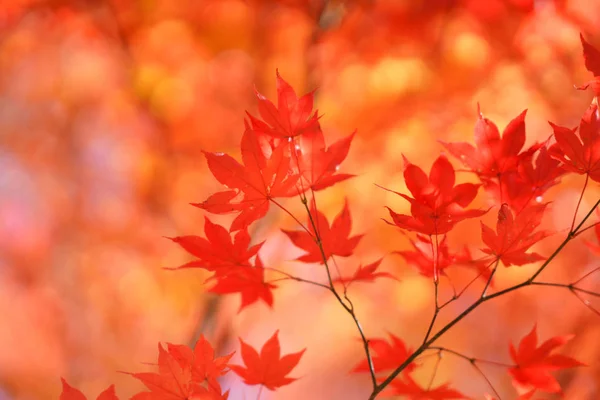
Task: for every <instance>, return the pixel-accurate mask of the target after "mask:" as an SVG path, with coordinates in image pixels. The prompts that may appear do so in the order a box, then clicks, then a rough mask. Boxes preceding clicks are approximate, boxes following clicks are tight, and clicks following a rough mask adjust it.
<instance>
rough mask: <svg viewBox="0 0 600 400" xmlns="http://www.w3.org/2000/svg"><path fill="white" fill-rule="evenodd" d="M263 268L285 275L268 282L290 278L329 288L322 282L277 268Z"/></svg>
mask: <svg viewBox="0 0 600 400" xmlns="http://www.w3.org/2000/svg"><path fill="white" fill-rule="evenodd" d="M263 269H264V270H266V271H273V272H277V273H280V274H282V275H285V277H284V278H278V279H274V280H272V281H269V283H271V282H278V281H283V280H288V279H291V280H294V281H298V282H304V283H308V284H310V285H314V286H318V287H321V288H323V289H327V290H329V286H327V285H324V284H322V283H319V282H315V281H311V280H309V279H304V278H300V277H298V276H295V275H292V274H288V273H287V272H285V271H282V270H280V269H277V268H270V267H263Z"/></svg>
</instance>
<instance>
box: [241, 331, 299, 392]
mask: <svg viewBox="0 0 600 400" xmlns="http://www.w3.org/2000/svg"><path fill="white" fill-rule="evenodd" d="M278 333H279V331H275V333H274V334H273V336H271V338H270V339H269V340H267V342H266V343H265V344H264V345H263V347H262V349H261V351H260V354H258V352H257V351H256V350H255V349H254V348H253V347H252V346H250V345H248V344H246V343H245V342H244V341H243V340H242V339H241V338H240V344H241V347H242V359H243V360H244V364H245V367H244V366H241V365H230V366H229V367H230V368H231V370H232V371H233V372H235V373H236V374H238V375H239V376H240V377H241V378H242V379H244V382H245V383H246V384H247V385H263V386H264V387H266V388H267V389H269V390H275V389H277V388H279V387H281V386H285V385H288V384H290V383H292V382H294V381H295V380H296V378H289V377H286V375H287V374H289V373H290V372H291V371H292V369H294V367H296V365H297V364H298V362H300V358H301V357H302V354H304V352H305V351H306V349H304V350H302V351H299V352H297V353H291V354H287V355H285V356H283V357H281V349H280V346H279V338H278V337H277V334H278Z"/></svg>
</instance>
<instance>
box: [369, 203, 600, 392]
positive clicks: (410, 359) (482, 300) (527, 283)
mask: <svg viewBox="0 0 600 400" xmlns="http://www.w3.org/2000/svg"><path fill="white" fill-rule="evenodd" d="M598 205H600V199H599V200H598V201H596V203H595V204H594V206H593V207H592V208H591V209H590V211H589V212H588V213H587V214H586V216H585V217H584V218H583V220H582V221H581V222H580V223H579V224H578V225H577V227H576V228H575V229H574V230H571V232H569V234H568V235H567V237H566V238H565V239H564V240H563V241H562V243H561V244H560V245H559V246H558V247H557V248H556V250H555V251H554V252H553V253H552V254H551V255H550V256H549V257H548V258H547V259H546V261H545V262H544V263H543V264H542V265H541V266H540V267H539V268H538V269H537V271H536V272H535V273H534V274H533V275H532V276H531V277H530V278H529V279H527V280H526V281H524V282H521V283H519V284H516V285H514V286H511V287H509V288H506V289H503V290H500V291H498V292H495V293H493V294H490V295H489V296H486V297H480V298H479V299H477V300H476V301H475V302H474V303H473V304H471V305H470V306H469V307H467V308H466V309H465V310H464V311H463V312H462V313H460V314H459V315H458V316H456V317H455V318H454V319H453V320H451V321H450V322H448V323H447V324H446V325H445V326H444V327H443V328H441V329H440V330H439V331H438V332H437V333H436V334H434V335H433V336H432V337H431V338H430V339H429V340H427V341H426V342H425V343H423V344H421V346H419V347H418V348H417V349H416V350H415V351H414V352H413V353H412V354H411V355H410V356H409V357H408V358H406V360H404V362H403V363H402V364H401V365H400V366H398V367H397V368H396V369H395V370H394V371H393V372H392V373H391V374H390V375H389V376H388V377H387V378H385V379H384V380H383V381H382V382H381V383H380V384H379V385H377V386H376V387H375V390H373V392H372V393H371V396H369V400H373V399H375V398H376V397H377V395H378V394H379V393H381V391H382V390H383V389H384V388H386V387H387V386H388V385H389V384H390V383H391V382H392V381H393V380H394V379H395V378H396V377H397V376H398V375H399V374H400V373H401V372H402V371H403V370H404V369H405V368H406V367H407V366H408V365H410V363H412V362H413V361H414V360H415V359H416V358H417V357H418V356H419V355H420V354H421V353H423V352H424V351H425V350H427V349H428V348H430V347H431V345H432V344H433V343H435V342H436V341H437V340H438V339H439V338H440V337H442V336H443V335H444V334H445V333H446V332H447V331H448V330H450V329H451V328H452V327H453V326H454V325H456V324H458V323H459V322H460V321H462V320H463V319H464V318H465V317H466V316H468V315H469V314H471V313H472V312H473V311H474V310H475V309H477V308H478V307H479V306H480V305H481V304H483V303H486V302H488V301H490V300H492V299H495V298H497V297H500V296H503V295H505V294H508V293H510V292H514V291H516V290H519V289H521V288H524V287H527V286H533V285H534V280H535V278H536V277H537V276H538V275H539V274H541V273H542V271H543V270H544V269H545V268H546V267H547V266H548V265H549V264H550V263H551V262H552V261H553V260H554V259H555V258H556V256H557V255H558V254H559V253H560V252H561V251H562V249H563V248H564V247H565V246H566V245H567V244H568V243H569V242H570V241H571V240H572V239H573V238H574V237H575V235H576V234H577V232H578V231H579V229H580V228H581V227H582V226H583V224H584V223H585V221H587V220H588V218H589V217H590V216H591V215H592V213H593V212H594V210H595V209H596V208H597V207H598ZM536 285H537V284H536Z"/></svg>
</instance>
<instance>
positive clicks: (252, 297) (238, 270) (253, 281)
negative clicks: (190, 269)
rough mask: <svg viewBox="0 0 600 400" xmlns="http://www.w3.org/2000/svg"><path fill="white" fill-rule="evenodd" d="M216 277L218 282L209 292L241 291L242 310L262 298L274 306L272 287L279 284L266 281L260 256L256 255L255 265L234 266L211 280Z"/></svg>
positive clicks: (214, 277)
mask: <svg viewBox="0 0 600 400" xmlns="http://www.w3.org/2000/svg"><path fill="white" fill-rule="evenodd" d="M213 279H215V280H216V281H217V283H216V284H215V285H214V286H213V287H211V288H210V289H209V292H212V293H218V294H228V293H240V294H241V295H242V303H241V304H240V309H239V311H241V310H242V309H243V308H244V307H247V306H249V305H251V304H253V303H254V302H256V301H258V300H260V299H262V300H263V301H264V302H265V303H266V304H267V305H268V306H269V307H271V306H273V293H272V292H271V290H272V289H276V288H277V286H275V285H273V284H272V283H268V282H265V269H264V267H263V264H262V261H261V260H260V257H258V256H257V257H256V263H255V265H254V266H241V267H234V268H231V269H229V270H228V271H227V273H226V274H223V275H220V274H215V276H213V277H212V278H210V280H213Z"/></svg>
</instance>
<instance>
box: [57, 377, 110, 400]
mask: <svg viewBox="0 0 600 400" xmlns="http://www.w3.org/2000/svg"><path fill="white" fill-rule="evenodd" d="M60 380H61V382H62V392H61V394H60V397H59V400H87V398H86V397H85V395H84V394H83V393H81V391H79V390H78V389H75V388H74V387H72V386H70V385H69V384H68V383H67V381H66V380H65V379H64V378H60ZM96 400H119V398H118V397H117V395H116V394H115V385H110V386H109V387H108V388H107V389H106V390H104V391H103V392H102V393H100V394H99V395H98V397H97V398H96Z"/></svg>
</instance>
